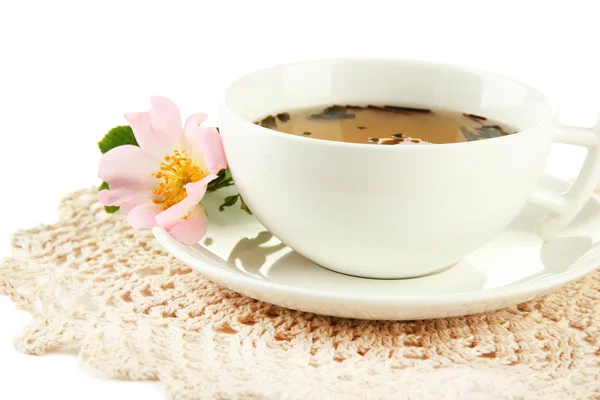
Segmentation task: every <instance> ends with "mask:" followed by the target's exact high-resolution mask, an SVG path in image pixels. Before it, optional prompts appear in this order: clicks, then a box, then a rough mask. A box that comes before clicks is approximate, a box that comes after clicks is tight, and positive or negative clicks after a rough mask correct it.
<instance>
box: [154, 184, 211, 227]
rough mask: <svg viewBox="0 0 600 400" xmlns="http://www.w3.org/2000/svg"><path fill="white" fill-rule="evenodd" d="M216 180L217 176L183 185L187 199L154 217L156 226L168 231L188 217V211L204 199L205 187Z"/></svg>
mask: <svg viewBox="0 0 600 400" xmlns="http://www.w3.org/2000/svg"><path fill="white" fill-rule="evenodd" d="M216 178H217V175H209V176H207V177H206V178H204V179H202V180H200V181H198V182H194V183H188V184H187V185H185V191H186V193H187V197H186V198H185V199H183V200H181V201H180V202H179V203H177V204H175V205H174V206H171V207H169V208H168V209H166V210H165V211H163V212H161V213H160V214H158V215H157V216H156V222H158V226H160V227H161V228H164V229H170V228H171V227H172V226H173V225H175V224H176V223H177V222H179V221H181V220H182V219H184V218H185V217H186V216H188V215H189V213H190V210H192V209H194V207H196V205H197V204H198V203H199V202H200V200H202V198H203V197H204V194H205V193H206V187H207V185H208V184H209V182H211V181H212V180H214V179H216Z"/></svg>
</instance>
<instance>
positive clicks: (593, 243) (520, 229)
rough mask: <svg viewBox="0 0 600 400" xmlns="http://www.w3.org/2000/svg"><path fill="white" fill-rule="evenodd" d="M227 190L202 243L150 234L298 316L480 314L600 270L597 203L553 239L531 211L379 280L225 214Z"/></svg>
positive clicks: (214, 274) (558, 186) (561, 186)
mask: <svg viewBox="0 0 600 400" xmlns="http://www.w3.org/2000/svg"><path fill="white" fill-rule="evenodd" d="M541 184H542V186H544V187H546V188H548V189H551V190H555V191H560V192H564V191H566V190H567V189H568V187H569V185H568V184H567V183H565V182H563V181H560V180H558V179H556V178H553V177H550V176H544V177H543V179H542V182H541ZM228 194H231V193H227V192H225V193H215V194H211V195H209V196H207V198H206V199H205V201H203V204H204V206H205V208H206V210H207V213H208V219H209V230H208V234H207V236H206V238H205V239H204V241H203V245H194V246H189V247H188V246H184V245H182V244H180V243H179V242H177V241H175V240H173V239H172V238H171V237H170V236H169V234H168V233H166V232H165V231H163V230H161V229H158V228H156V229H155V230H154V235H155V236H156V238H157V239H158V241H159V242H160V243H161V244H162V246H163V247H164V248H165V249H166V250H167V251H169V252H171V253H172V254H173V255H174V256H175V257H177V258H178V259H179V260H181V261H183V262H184V263H186V264H188V265H189V266H190V267H192V268H194V269H195V270H197V271H198V272H200V273H201V274H204V275H205V276H207V277H209V278H211V279H213V280H215V281H217V282H220V283H221V284H223V285H225V286H227V287H229V288H231V289H232V290H234V291H236V292H239V293H242V294H244V295H246V296H249V297H252V298H254V299H257V300H261V301H265V302H268V303H272V304H276V305H278V306H282V307H287V308H292V309H295V310H301V311H308V312H313V313H317V314H324V315H332V316H338V317H347V318H361V319H388V320H414V319H430V318H444V317H451V316H459V315H468V314H476V313H481V312H487V311H494V310H498V309H500V308H504V307H508V306H512V305H515V304H519V303H522V302H525V301H528V300H531V299H533V298H535V297H538V296H540V295H542V294H544V293H545V292H547V291H548V290H549V289H552V288H555V287H557V286H559V285H562V284H565V283H567V282H570V281H573V280H575V279H577V278H579V277H581V276H583V275H585V274H587V273H588V272H590V271H592V270H594V269H595V268H596V267H597V266H598V265H600V201H599V199H598V198H593V199H591V200H590V201H589V202H588V204H587V205H586V207H585V208H584V210H583V211H582V213H581V214H580V215H579V216H578V217H577V218H576V220H575V221H573V223H572V224H571V226H570V227H569V228H567V230H566V231H565V232H564V233H563V234H562V235H561V236H560V237H559V238H557V239H556V240H552V241H550V242H545V243H544V242H543V241H542V240H541V239H540V238H538V237H537V236H536V234H535V231H534V228H535V225H536V224H537V222H538V221H540V219H541V218H542V217H543V216H544V215H545V211H543V210H540V209H536V208H533V207H530V206H528V207H526V208H525V209H524V210H523V211H522V212H521V214H520V215H519V216H518V217H517V218H516V219H515V220H514V221H513V223H512V224H511V225H510V226H509V227H508V228H507V229H506V230H504V232H503V233H502V234H501V235H500V236H498V237H497V238H496V239H495V240H494V241H492V242H491V243H489V244H487V245H486V246H484V247H483V248H481V249H479V250H477V251H476V252H474V253H472V254H471V255H470V256H468V257H467V258H466V259H465V260H464V261H462V262H460V263H459V264H457V265H455V266H453V267H451V268H449V269H447V270H445V271H442V272H439V273H436V274H433V275H429V276H425V277H421V278H413V279H400V280H375V279H365V278H356V277H352V276H346V275H341V274H338V273H336V272H332V271H329V270H327V269H324V268H322V267H319V266H318V265H316V264H314V263H313V262H311V261H309V260H307V259H306V258H304V257H302V256H301V255H299V254H298V253H296V252H294V251H293V250H291V249H290V248H289V247H286V246H285V245H283V244H282V243H281V242H280V241H279V240H277V239H276V238H275V237H273V236H272V235H271V234H270V233H269V232H267V230H266V229H265V228H264V227H263V226H262V225H261V224H260V223H259V222H258V221H257V220H256V219H255V218H254V217H252V216H249V215H246V214H245V213H244V212H243V211H241V210H239V209H238V208H237V206H234V207H233V208H231V209H227V210H225V211H224V212H219V211H218V205H219V204H221V202H222V199H223V197H225V196H227V195H228ZM490 212H493V210H490ZM348 251H352V249H348Z"/></svg>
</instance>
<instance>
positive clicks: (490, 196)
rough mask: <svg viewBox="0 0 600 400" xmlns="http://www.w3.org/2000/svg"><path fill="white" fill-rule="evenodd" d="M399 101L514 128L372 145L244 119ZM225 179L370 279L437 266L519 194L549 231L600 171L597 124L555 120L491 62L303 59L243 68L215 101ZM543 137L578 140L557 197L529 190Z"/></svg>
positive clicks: (306, 243)
mask: <svg viewBox="0 0 600 400" xmlns="http://www.w3.org/2000/svg"><path fill="white" fill-rule="evenodd" d="M356 103H358V104H367V103H379V104H398V105H404V106H413V107H422V108H446V109H454V110H458V111H462V112H467V113H472V114H477V115H484V116H486V117H488V118H491V119H494V120H497V121H500V122H504V123H506V124H508V125H510V126H514V127H517V128H518V129H519V130H520V131H519V132H518V133H516V134H514V135H509V136H503V137H499V138H494V139H487V140H480V141H475V142H467V143H453V144H436V145H421V146H374V145H369V144H353V143H343V142H334V141H325V140H318V139H312V138H305V137H300V136H294V135H289V134H286V133H280V132H276V131H273V130H270V129H266V128H263V127H261V126H258V125H255V124H254V123H253V121H256V120H258V119H260V118H262V117H264V116H266V115H268V114H275V113H277V112H281V111H288V110H291V109H295V108H301V107H310V106H321V105H323V106H325V105H331V104H356ZM220 119H221V125H220V126H221V132H222V136H223V142H224V146H225V153H226V155H227V159H228V161H229V165H230V168H231V172H232V174H233V177H234V180H235V183H236V185H237V187H238V189H239V191H240V193H241V195H242V197H243V198H244V201H245V202H246V203H247V204H248V206H249V208H250V209H251V210H252V212H253V213H254V215H255V216H256V217H257V218H258V219H259V220H260V221H261V222H262V223H263V224H264V225H265V226H266V227H267V229H269V230H270V231H271V232H272V233H273V234H275V235H276V236H277V237H278V238H279V239H281V240H282V241H283V242H285V243H286V244H287V245H289V246H290V247H291V248H293V249H294V250H296V251H297V252H299V253H300V254H302V255H304V256H305V257H307V258H309V259H310V260H312V261H314V262H315V263H317V264H319V265H321V266H323V267H325V268H329V269H332V270H334V271H338V272H342V273H345V274H350V275H356V276H362V277H370V278H409V277H416V276H420V275H425V274H429V273H432V272H434V271H437V270H440V269H443V268H446V267H448V266H450V265H452V264H454V263H456V262H458V261H460V260H461V259H462V258H464V257H465V256H466V255H468V254H469V253H471V252H472V251H474V250H476V249H477V248H479V247H481V246H482V245H484V244H485V243H487V242H488V241H490V240H491V239H492V238H493V237H494V236H496V235H498V234H499V233H500V232H501V231H502V230H503V229H504V228H505V227H506V226H507V225H508V224H509V223H510V222H511V220H512V219H513V218H514V217H515V216H516V215H517V214H518V213H519V211H520V210H521V209H522V208H523V207H524V206H525V205H526V204H527V203H528V202H529V203H530V204H533V205H536V206H539V207H543V208H546V209H547V210H548V211H549V214H548V217H546V219H544V220H543V221H541V224H540V226H539V232H540V235H541V236H542V237H543V238H544V239H550V238H552V237H554V236H555V235H557V234H558V233H559V232H560V231H561V230H562V229H563V228H564V227H565V226H566V225H568V224H569V222H570V221H571V220H572V219H573V218H574V217H575V215H576V214H577V213H578V212H579V211H580V210H581V208H582V207H583V205H584V204H585V202H586V200H587V199H588V198H589V196H591V193H592V191H593V189H594V187H595V186H596V185H597V184H598V182H599V181H600V151H599V150H600V139H599V137H600V123H599V124H597V126H596V128H595V129H583V128H573V127H565V126H560V125H558V122H557V109H556V107H555V106H554V105H553V103H552V102H551V101H550V100H549V99H548V98H547V97H546V96H545V95H544V94H542V93H541V92H540V91H539V90H537V89H535V88H533V87H531V86H528V85H526V84H523V83H521V82H518V81H515V80H513V79H510V78H507V77H504V76H501V75H497V74H494V73H490V72H485V71H479V70H475V69H471V68H465V67H458V66H452V65H444V64H436V63H429V62H420V61H407V60H390V59H341V60H319V61H308V62H301V63H295V64H289V65H282V66H276V67H272V68H268V69H264V70H261V71H258V72H254V73H251V74H249V75H246V76H244V77H242V78H240V79H238V80H237V81H235V82H234V83H233V84H231V86H229V88H228V89H227V91H226V94H225V96H224V97H223V99H222V101H221V104H220ZM553 141H557V142H561V143H571V144H577V145H581V146H586V147H588V148H589V153H588V157H587V159H586V162H585V165H584V167H583V169H582V171H581V173H580V176H579V178H578V179H577V181H576V182H575V183H574V185H573V187H572V189H571V190H570V191H569V192H568V193H566V194H565V195H558V194H555V193H548V192H544V191H542V190H540V189H537V188H536V182H537V181H538V178H539V177H540V175H541V174H542V173H543V170H544V165H545V161H546V157H547V156H548V153H549V151H550V148H551V145H552V142H553Z"/></svg>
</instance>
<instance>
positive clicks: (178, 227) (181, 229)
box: [168, 204, 208, 245]
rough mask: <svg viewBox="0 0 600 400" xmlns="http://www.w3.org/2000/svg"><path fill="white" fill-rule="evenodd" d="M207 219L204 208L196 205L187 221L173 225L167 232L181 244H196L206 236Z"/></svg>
mask: <svg viewBox="0 0 600 400" xmlns="http://www.w3.org/2000/svg"><path fill="white" fill-rule="evenodd" d="M207 228H208V218H207V216H206V212H205V211H204V208H203V207H202V206H201V205H200V204H198V205H197V206H196V208H195V209H194V210H193V211H192V213H191V214H190V215H189V217H188V218H187V219H184V220H182V221H180V222H178V223H176V224H175V225H173V226H172V227H171V228H170V229H169V230H168V231H169V234H170V235H171V236H173V238H174V239H175V240H178V241H180V242H181V243H183V244H186V245H191V244H194V243H197V242H199V241H200V239H202V238H203V237H204V235H206V230H207Z"/></svg>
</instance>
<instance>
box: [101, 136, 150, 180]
mask: <svg viewBox="0 0 600 400" xmlns="http://www.w3.org/2000/svg"><path fill="white" fill-rule="evenodd" d="M158 169H159V164H158V163H157V161H156V159H155V158H154V157H152V156H151V155H150V154H149V153H148V152H146V151H144V150H143V149H142V148H140V147H137V146H133V145H125V146H119V147H115V148H114V149H112V150H110V151H108V152H107V153H106V154H104V155H102V158H100V165H99V167H98V176H99V177H100V178H101V179H102V180H103V181H105V182H107V183H108V186H110V188H111V189H113V190H114V189H117V188H119V187H123V186H130V185H135V186H136V187H137V188H138V189H147V190H151V187H152V185H153V182H152V181H153V180H154V178H151V177H150V175H151V174H152V173H153V172H156V171H158Z"/></svg>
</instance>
